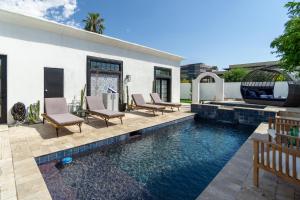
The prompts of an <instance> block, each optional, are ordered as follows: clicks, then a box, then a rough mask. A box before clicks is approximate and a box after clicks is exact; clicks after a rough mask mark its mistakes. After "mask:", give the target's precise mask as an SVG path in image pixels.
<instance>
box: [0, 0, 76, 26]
mask: <svg viewBox="0 0 300 200" xmlns="http://www.w3.org/2000/svg"><path fill="white" fill-rule="evenodd" d="M0 8H1V9H5V10H10V11H13V12H19V13H24V14H28V15H32V16H35V17H43V18H47V19H50V20H55V21H57V22H61V23H65V24H69V25H70V24H74V25H75V24H76V23H75V21H74V20H71V19H70V17H71V16H72V15H73V14H74V13H75V12H76V10H77V0H0ZM77 25H78V24H77Z"/></svg>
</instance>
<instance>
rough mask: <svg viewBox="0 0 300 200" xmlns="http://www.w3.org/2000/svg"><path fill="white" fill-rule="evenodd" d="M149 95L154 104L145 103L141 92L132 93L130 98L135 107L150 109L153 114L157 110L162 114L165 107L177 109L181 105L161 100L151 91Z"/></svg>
mask: <svg viewBox="0 0 300 200" xmlns="http://www.w3.org/2000/svg"><path fill="white" fill-rule="evenodd" d="M150 96H151V99H152V101H153V103H154V104H147V103H146V102H145V100H144V97H143V96H142V95H141V94H133V95H132V99H133V101H134V104H135V109H145V110H150V111H152V112H153V114H154V115H155V112H157V111H160V112H162V114H164V110H165V108H166V107H171V109H172V110H173V108H174V107H177V108H178V110H179V108H180V106H181V104H176V103H169V102H163V101H162V100H161V99H160V97H159V95H158V94H157V93H151V94H150Z"/></svg>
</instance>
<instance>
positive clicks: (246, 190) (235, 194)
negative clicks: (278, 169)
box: [197, 123, 300, 200]
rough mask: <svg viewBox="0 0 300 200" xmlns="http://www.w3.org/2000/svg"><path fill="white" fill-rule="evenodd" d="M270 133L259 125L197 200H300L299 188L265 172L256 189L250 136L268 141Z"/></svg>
mask: <svg viewBox="0 0 300 200" xmlns="http://www.w3.org/2000/svg"><path fill="white" fill-rule="evenodd" d="M267 130H268V124H266V123H262V124H260V125H259V126H258V127H257V129H256V130H255V132H254V133H253V134H252V136H250V137H249V138H248V140H247V141H246V142H245V143H244V144H243V145H242V147H241V148H240V149H239V151H238V152H237V153H236V154H235V155H234V156H233V157H232V159H231V160H230V161H229V162H228V163H227V164H226V165H225V167H224V168H223V169H222V170H221V171H220V173H219V174H218V175H217V176H216V177H215V178H214V179H213V181H212V182H211V183H210V184H209V185H208V186H207V187H206V189H205V190H204V191H203V192H202V193H201V195H200V196H199V197H198V198H197V200H211V199H214V200H234V199H238V200H244V199H245V200H246V199H247V200H252V199H253V200H270V199H272V200H273V199H274V200H275V199H276V200H297V199H298V200H299V199H300V187H297V186H295V185H292V184H289V183H287V182H286V181H283V180H282V179H280V178H278V177H276V176H274V175H273V174H271V173H269V172H265V171H263V170H260V178H259V180H260V182H259V184H260V186H259V188H256V187H254V186H253V183H252V171H253V170H252V169H253V168H252V141H251V137H253V136H254V135H255V134H258V135H259V136H260V137H266V139H267Z"/></svg>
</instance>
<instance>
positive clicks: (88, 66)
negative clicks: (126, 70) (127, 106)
mask: <svg viewBox="0 0 300 200" xmlns="http://www.w3.org/2000/svg"><path fill="white" fill-rule="evenodd" d="M91 61H95V62H97V61H98V62H104V63H110V64H118V65H119V66H120V70H119V71H110V70H101V69H97V70H95V69H91ZM96 71H97V72H99V73H103V74H116V75H119V83H118V85H119V91H118V93H119V103H120V104H122V103H123V102H124V99H123V92H124V91H123V61H121V60H114V59H108V58H101V57H94V56H87V60H86V86H87V87H86V89H87V90H86V94H87V96H90V95H91V74H92V72H96Z"/></svg>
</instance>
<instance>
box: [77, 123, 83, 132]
mask: <svg viewBox="0 0 300 200" xmlns="http://www.w3.org/2000/svg"><path fill="white" fill-rule="evenodd" d="M81 125H82V124H81V123H80V124H78V127H79V131H80V133H81Z"/></svg>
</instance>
